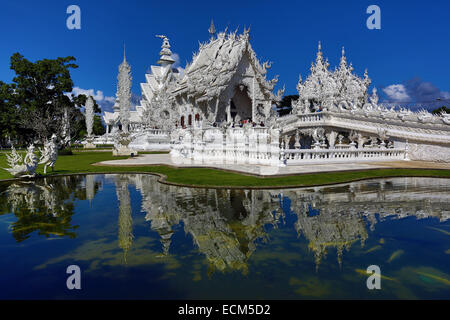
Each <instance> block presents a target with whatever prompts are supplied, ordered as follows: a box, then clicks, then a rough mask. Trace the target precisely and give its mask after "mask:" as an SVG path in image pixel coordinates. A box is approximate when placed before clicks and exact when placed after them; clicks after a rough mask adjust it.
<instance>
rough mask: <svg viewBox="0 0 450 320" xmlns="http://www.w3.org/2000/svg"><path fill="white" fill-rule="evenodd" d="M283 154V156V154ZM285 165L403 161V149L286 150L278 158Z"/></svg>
mask: <svg viewBox="0 0 450 320" xmlns="http://www.w3.org/2000/svg"><path fill="white" fill-rule="evenodd" d="M283 153H284V154H283ZM280 158H281V160H282V161H283V160H285V162H286V165H300V164H306V163H321V162H324V163H326V162H328V163H335V162H355V161H386V160H403V159H404V158H405V150H404V149H382V148H378V149H375V148H364V149H319V150H315V149H286V150H283V151H282V153H281V156H280Z"/></svg>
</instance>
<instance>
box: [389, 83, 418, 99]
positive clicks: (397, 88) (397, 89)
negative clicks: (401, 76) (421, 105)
mask: <svg viewBox="0 0 450 320" xmlns="http://www.w3.org/2000/svg"><path fill="white" fill-rule="evenodd" d="M383 91H384V93H385V94H386V95H387V96H388V98H389V99H390V100H393V101H396V102H400V101H402V102H406V101H409V100H410V99H411V98H410V96H409V95H408V93H407V92H406V88H405V86H404V85H403V84H391V85H390V86H388V87H386V88H384V89H383Z"/></svg>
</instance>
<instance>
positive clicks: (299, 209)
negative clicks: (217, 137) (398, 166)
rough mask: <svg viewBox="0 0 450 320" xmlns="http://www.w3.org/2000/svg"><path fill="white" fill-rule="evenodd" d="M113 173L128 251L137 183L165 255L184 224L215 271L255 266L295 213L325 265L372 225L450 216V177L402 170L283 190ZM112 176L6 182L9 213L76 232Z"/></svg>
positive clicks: (22, 228) (21, 232)
mask: <svg viewBox="0 0 450 320" xmlns="http://www.w3.org/2000/svg"><path fill="white" fill-rule="evenodd" d="M105 178H106V180H110V182H112V183H114V185H115V194H116V196H117V201H118V206H119V212H118V242H119V247H120V248H121V249H122V250H123V252H124V257H125V259H126V256H127V253H128V252H129V250H130V249H131V247H132V244H133V224H132V223H133V221H132V210H131V202H132V201H131V199H130V186H133V188H136V190H137V191H138V192H139V193H140V194H141V195H142V201H141V211H142V212H144V213H145V219H146V220H147V221H149V222H150V227H151V229H152V230H153V231H155V232H157V233H158V234H159V237H160V241H161V251H162V254H163V255H167V254H169V252H170V248H171V245H172V237H173V234H174V232H175V230H176V229H175V228H176V227H178V226H182V228H183V229H184V232H185V233H186V234H189V235H190V236H191V237H192V239H193V242H194V244H195V245H196V247H197V248H198V250H199V252H201V253H202V254H204V255H205V257H206V259H207V261H208V263H209V266H210V271H211V272H212V271H214V270H219V271H227V270H240V271H241V272H243V273H246V272H248V260H249V258H250V257H251V255H252V253H253V252H254V251H255V250H256V246H257V244H258V242H259V241H265V240H267V239H268V233H267V229H268V228H267V227H268V226H272V227H274V228H277V227H278V226H279V225H281V224H284V223H285V220H286V219H285V217H286V216H287V215H288V214H289V215H291V214H294V215H295V216H296V222H295V223H294V227H295V229H296V231H297V233H298V235H299V236H302V237H304V238H305V239H306V240H307V241H308V243H309V248H310V249H311V251H312V252H313V254H314V258H315V262H316V266H319V264H320V262H321V260H322V259H323V258H324V256H325V255H326V254H327V252H330V251H331V250H336V252H337V260H338V262H339V264H340V263H341V262H342V256H343V253H344V252H345V250H349V249H350V247H351V246H352V245H353V244H355V243H360V244H361V245H364V242H365V241H366V239H367V238H368V234H369V232H370V231H371V230H374V228H375V227H376V224H377V223H378V222H379V221H383V220H384V219H387V218H388V217H389V218H392V219H401V218H404V217H409V216H412V217H416V218H418V219H420V218H427V217H435V218H437V219H439V220H440V221H446V220H448V219H449V218H450V184H449V183H448V181H449V180H448V179H431V178H430V179H428V178H392V179H381V180H372V181H361V182H354V183H348V184H342V185H336V186H328V187H311V188H302V189H289V190H281V191H280V190H237V189H235V190H230V189H202V188H182V187H175V186H169V185H165V184H161V183H158V182H157V180H156V178H155V177H154V176H151V175H144V174H123V175H121V174H117V175H116V174H114V175H106V176H105ZM102 183H103V178H102V177H101V176H95V175H88V176H86V177H85V176H70V177H55V178H47V179H38V180H35V181H34V182H14V183H12V184H9V185H0V214H5V213H9V212H12V213H14V215H15V216H16V217H17V219H18V220H17V222H15V223H13V225H12V233H13V236H14V238H15V239H16V240H17V241H23V240H25V239H27V238H28V237H29V236H30V234H31V233H32V232H34V231H38V234H39V235H44V236H50V235H53V236H69V237H75V236H76V234H75V230H76V227H77V226H74V225H73V224H72V222H71V221H72V215H73V214H74V207H75V205H74V201H75V200H77V199H80V200H86V199H87V200H89V201H92V202H95V195H96V193H97V192H98V190H100V189H101V188H102ZM133 188H132V189H133ZM291 212H292V213H291Z"/></svg>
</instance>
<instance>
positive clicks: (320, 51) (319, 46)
mask: <svg viewBox="0 0 450 320" xmlns="http://www.w3.org/2000/svg"><path fill="white" fill-rule="evenodd" d="M319 61H320V62H322V63H323V55H322V44H321V43H320V41H319V45H318V48H317V57H316V63H318V62H319Z"/></svg>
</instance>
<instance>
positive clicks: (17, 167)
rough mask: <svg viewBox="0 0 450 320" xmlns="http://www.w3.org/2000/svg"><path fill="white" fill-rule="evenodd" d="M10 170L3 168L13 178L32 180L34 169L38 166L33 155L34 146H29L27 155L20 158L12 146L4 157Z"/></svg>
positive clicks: (34, 173) (36, 159)
mask: <svg viewBox="0 0 450 320" xmlns="http://www.w3.org/2000/svg"><path fill="white" fill-rule="evenodd" d="M6 158H7V161H8V165H9V166H10V168H5V170H6V171H8V172H9V173H10V174H12V175H13V176H14V177H15V178H26V177H28V178H32V177H34V176H36V168H37V166H38V158H37V156H36V155H35V154H34V145H33V144H31V145H30V146H29V147H28V149H27V153H26V155H25V157H24V159H23V160H22V157H21V156H20V155H19V154H18V153H17V151H16V149H15V148H14V146H12V147H11V153H10V154H7V155H6Z"/></svg>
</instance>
